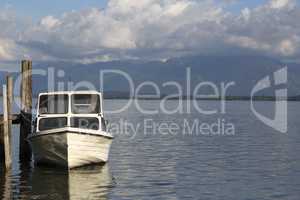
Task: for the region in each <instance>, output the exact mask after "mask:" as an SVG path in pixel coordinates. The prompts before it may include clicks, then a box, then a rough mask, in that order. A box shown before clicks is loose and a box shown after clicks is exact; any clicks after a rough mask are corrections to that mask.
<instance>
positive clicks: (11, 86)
mask: <svg viewBox="0 0 300 200" xmlns="http://www.w3.org/2000/svg"><path fill="white" fill-rule="evenodd" d="M6 83H7V105H8V107H7V111H8V131H9V133H10V134H9V138H10V140H9V141H10V143H11V137H12V136H11V133H12V122H13V114H12V106H13V102H14V95H13V90H14V82H13V78H12V77H11V76H7V77H6Z"/></svg>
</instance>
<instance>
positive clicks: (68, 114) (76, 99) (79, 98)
mask: <svg viewBox="0 0 300 200" xmlns="http://www.w3.org/2000/svg"><path fill="white" fill-rule="evenodd" d="M35 125H36V127H35V128H36V132H40V131H48V130H53V129H60V128H65V127H70V128H79V129H86V130H94V131H98V130H103V131H105V130H106V124H105V120H104V118H103V112H102V94H101V93H99V92H96V91H95V92H93V91H77V92H51V93H41V94H39V98H38V108H37V121H36V124H35Z"/></svg>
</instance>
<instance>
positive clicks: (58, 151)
mask: <svg viewBox="0 0 300 200" xmlns="http://www.w3.org/2000/svg"><path fill="white" fill-rule="evenodd" d="M29 141H30V143H31V146H32V150H33V156H34V161H35V163H37V164H39V163H45V164H55V165H59V166H63V167H67V168H75V167H80V166H84V165H88V164H94V163H105V162H107V160H108V155H109V150H110V146H111V143H112V138H108V137H105V136H102V135H95V134H94V135H93V134H84V133H77V132H70V131H66V132H59V133H51V134H37V135H34V136H32V137H30V138H29Z"/></svg>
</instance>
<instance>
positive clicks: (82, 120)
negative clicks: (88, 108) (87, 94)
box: [71, 117, 99, 130]
mask: <svg viewBox="0 0 300 200" xmlns="http://www.w3.org/2000/svg"><path fill="white" fill-rule="evenodd" d="M71 127H73V128H82V129H92V130H99V120H98V118H95V117H71Z"/></svg>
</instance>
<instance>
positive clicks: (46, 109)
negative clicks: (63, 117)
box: [39, 94, 68, 114]
mask: <svg viewBox="0 0 300 200" xmlns="http://www.w3.org/2000/svg"><path fill="white" fill-rule="evenodd" d="M39 113H40V114H66V113H68V95H67V94H55V95H41V96H40V105H39Z"/></svg>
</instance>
